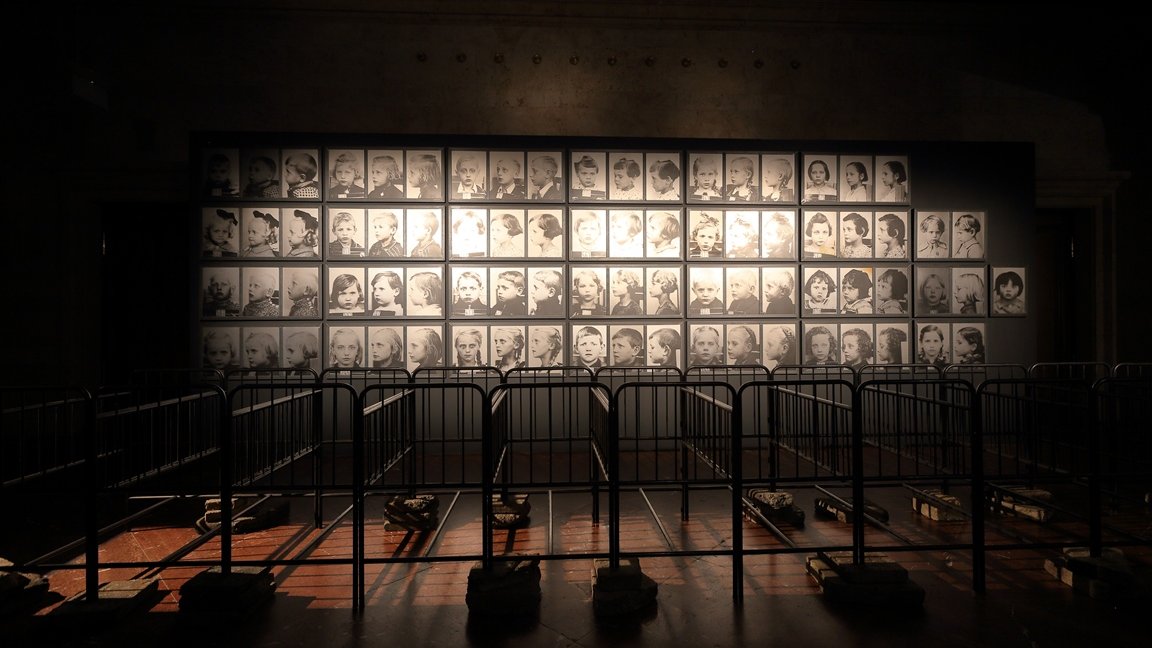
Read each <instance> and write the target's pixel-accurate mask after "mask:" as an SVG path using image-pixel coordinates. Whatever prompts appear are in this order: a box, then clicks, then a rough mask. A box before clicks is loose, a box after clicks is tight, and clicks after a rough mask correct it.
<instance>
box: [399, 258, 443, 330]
mask: <svg viewBox="0 0 1152 648" xmlns="http://www.w3.org/2000/svg"><path fill="white" fill-rule="evenodd" d="M405 272H406V273H407V277H408V279H407V281H405V282H404V293H405V294H406V295H407V297H408V306H407V311H408V312H407V313H405V315H406V316H407V317H444V269H443V268H442V267H441V266H412V267H409V268H407V269H406V270H405Z"/></svg>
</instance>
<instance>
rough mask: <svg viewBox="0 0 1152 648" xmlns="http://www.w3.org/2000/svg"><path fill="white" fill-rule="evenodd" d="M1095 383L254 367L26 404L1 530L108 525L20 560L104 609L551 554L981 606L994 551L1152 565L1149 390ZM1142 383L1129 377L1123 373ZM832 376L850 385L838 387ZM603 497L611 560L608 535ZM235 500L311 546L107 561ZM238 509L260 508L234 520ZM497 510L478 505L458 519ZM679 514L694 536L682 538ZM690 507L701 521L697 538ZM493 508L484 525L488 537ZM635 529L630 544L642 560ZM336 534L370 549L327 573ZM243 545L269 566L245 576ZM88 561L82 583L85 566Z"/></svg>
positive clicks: (15, 399) (3, 437)
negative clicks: (762, 499) (202, 591)
mask: <svg viewBox="0 0 1152 648" xmlns="http://www.w3.org/2000/svg"><path fill="white" fill-rule="evenodd" d="M1088 364H1092V363H1083V364H1073V365H1071V367H1076V369H1072V368H1071V367H1070V366H1068V365H1061V367H1060V368H1053V369H1047V368H1041V369H1036V372H1040V373H1042V372H1046V371H1058V372H1065V371H1067V372H1070V373H1075V374H1076V376H1075V377H1073V378H1068V379H1063V380H1041V379H1034V378H1020V377H1019V374H1020V371H1021V369H1022V368H1021V367H1020V366H1017V365H983V366H979V365H977V366H963V365H953V366H952V367H949V368H947V369H946V370H945V371H944V372H943V375H944V376H946V378H932V379H910V378H911V377H913V376H921V375H931V374H932V372H935V371H937V370H936V369H935V368H934V367H932V368H929V366H927V365H909V366H883V365H881V366H876V367H864V368H863V369H861V370H860V372H859V374H858V375H857V374H855V373H853V372H852V371H851V370H850V369H848V368H846V367H783V368H777V369H778V371H775V372H773V373H772V374H771V375H769V374H768V372H767V370H765V369H763V368H762V367H715V368H707V369H708V371H707V372H702V371H693V370H689V371H688V372H685V373H684V374H683V376H682V378H681V376H680V374H679V372H678V371H675V370H672V371H669V370H667V369H662V368H657V369H656V370H653V369H652V368H633V369H626V368H609V369H608V370H602V371H601V372H598V373H596V374H592V373H591V372H590V371H588V370H587V369H582V368H576V367H557V368H522V369H520V370H512V371H509V372H508V373H507V374H504V375H499V373H498V372H494V370H492V369H490V368H478V369H472V368H468V369H463V368H460V369H454V368H449V369H443V370H436V371H426V372H422V373H421V372H418V373H417V375H415V376H409V375H408V374H407V372H402V371H400V372H398V371H395V370H386V371H382V370H371V369H367V370H358V371H356V372H355V373H353V372H348V371H346V370H341V371H340V372H325V374H324V376H325V377H331V378H343V379H344V380H338V381H333V382H314V381H313V380H312V379H311V377H308V376H303V375H300V374H295V375H285V374H284V373H282V372H281V373H276V372H272V373H270V374H269V375H271V376H272V377H274V378H276V380H272V381H267V382H250V381H247V380H246V378H249V377H255V376H256V375H257V374H251V375H250V374H248V373H246V372H238V373H235V374H230V375H229V376H228V378H229V379H230V380H232V382H234V383H236V384H235V385H234V386H233V387H232V389H230V390H228V391H227V392H224V391H223V390H221V388H220V387H218V386H214V385H193V384H190V382H189V381H190V380H191V379H192V378H193V377H194V376H195V375H198V374H193V373H188V374H186V375H182V376H181V375H178V374H177V373H176V372H173V373H171V374H168V375H157V376H156V377H154V379H152V380H151V381H150V385H149V386H147V387H139V386H131V387H124V388H108V389H104V390H102V391H101V392H99V393H98V394H97V395H96V396H91V395H89V394H88V393H87V392H85V391H84V390H82V389H72V390H67V389H40V390H37V389H33V388H4V389H0V405H2V408H0V411H2V414H3V417H2V419H0V476H3V482H2V486H3V488H2V490H0V494H2V495H3V496H4V497H5V502H6V506H5V510H10V507H9V505H8V504H7V503H10V502H13V501H15V500H17V499H19V500H21V501H23V500H28V501H32V499H30V498H29V496H30V495H31V496H33V497H34V498H42V497H48V498H51V497H56V498H57V499H59V498H60V497H67V498H69V499H71V500H72V501H75V502H82V508H83V509H84V510H85V511H86V514H85V515H82V516H77V518H76V519H75V520H70V521H71V522H73V526H74V529H73V530H72V535H73V538H75V537H78V536H80V535H83V536H84V537H83V538H82V539H79V540H74V541H73V542H71V543H68V544H65V545H62V546H59V547H54V548H53V549H52V551H51V552H49V553H48V554H45V555H42V556H39V557H36V556H32V555H31V553H30V551H29V548H28V547H23V548H19V551H16V552H14V553H13V554H12V555H13V556H15V558H16V562H17V563H18V567H19V566H28V567H34V568H36V569H41V570H46V569H81V568H82V569H85V586H86V589H87V592H88V594H89V596H91V597H92V598H96V597H98V595H99V594H98V588H99V585H100V583H99V578H100V571H99V570H105V572H104V573H105V574H111V575H115V574H120V573H124V572H125V570H128V569H133V570H140V569H143V570H144V571H139V572H138V573H137V574H136V575H135V576H133V577H138V576H143V575H151V574H158V573H160V572H161V571H162V570H164V569H167V568H170V567H174V566H182V567H190V566H196V567H204V566H216V565H219V566H220V567H221V568H222V569H223V570H225V571H228V570H229V569H231V567H232V566H233V565H251V566H280V567H281V568H284V569H287V570H290V569H293V568H295V566H297V565H302V564H306V563H308V564H332V565H348V566H350V567H351V572H352V576H351V579H352V589H353V600H354V602H355V605H356V606H357V607H359V608H363V607H364V605H365V603H366V601H367V600H368V595H369V594H370V592H371V589H370V588H369V587H368V586H367V585H366V583H367V582H368V580H367V574H368V573H369V572H370V570H373V569H377V568H378V569H381V570H383V569H387V565H388V564H391V563H413V562H433V561H463V560H480V561H482V562H483V564H484V565H485V566H486V567H489V568H490V567H491V566H492V564H493V561H494V560H496V559H497V558H498V557H499V556H501V555H506V554H508V553H510V552H516V553H520V552H522V551H524V550H525V549H528V550H529V552H530V553H535V554H538V555H539V556H540V557H541V558H543V559H573V558H588V557H597V558H602V557H607V558H608V559H609V561H610V562H611V563H612V564H613V565H618V564H619V560H620V558H621V557H623V556H635V557H642V556H677V555H722V556H723V555H731V556H732V557H733V573H734V580H733V588H734V591H733V596H734V598H735V599H737V600H739V599H741V598H742V596H743V586H742V579H743V574H744V569H743V560H744V557H745V556H747V555H754V554H772V553H786V552H794V553H795V552H802V551H813V550H847V549H850V550H851V551H852V553H853V557H854V558H857V559H860V560H862V559H863V557H864V553H865V552H866V551H872V550H882V551H908V550H916V551H922V550H947V551H958V552H961V553H963V552H971V556H972V570H973V571H972V574H973V585H972V586H973V588H974V589H976V590H977V591H980V590H982V589H983V583H984V573H985V569H986V568H985V564H984V560H985V555H986V554H985V552H986V549H988V548H997V549H1000V548H1016V547H1019V548H1028V549H1040V550H1046V549H1057V548H1064V547H1068V546H1074V545H1079V544H1083V543H1087V544H1088V546H1089V547H1090V549H1091V550H1092V551H1093V552H1094V553H1097V554H1098V553H1099V551H1100V549H1101V547H1103V546H1125V545H1140V546H1148V545H1149V544H1152V538H1149V533H1148V532H1147V529H1146V508H1145V507H1146V504H1145V501H1146V498H1147V497H1149V495H1148V493H1149V492H1152V477H1150V476H1149V475H1152V459H1149V457H1152V441H1150V440H1149V437H1148V435H1147V434H1146V428H1147V421H1148V420H1150V419H1149V415H1150V414H1152V412H1150V411H1149V408H1150V407H1152V380H1150V379H1149V378H1147V377H1144V378H1104V379H1100V380H1098V381H1096V382H1095V383H1094V384H1090V383H1088V382H1086V381H1084V380H1081V377H1083V376H1084V375H1087V373H1088V372H1089V371H1098V370H1099V367H1098V366H1096V365H1092V367H1088V366H1085V365H1088ZM1128 371H1129V369H1123V368H1121V367H1120V366H1119V365H1118V370H1117V373H1121V372H1128ZM705 375H707V376H711V377H714V378H716V380H712V381H708V380H704V377H705ZM785 375H792V376H793V377H794V378H795V379H794V380H784V379H782V377H783V376H785ZM828 375H838V376H841V377H842V378H843V379H824V378H821V377H820V376H828ZM574 376H577V377H579V378H580V380H572V378H573V377H574ZM1002 376H1013V377H1012V378H1005V377H1002ZM381 377H383V378H384V380H383V381H381V382H377V383H373V384H365V385H363V386H362V387H361V388H359V389H357V388H356V386H354V385H355V384H356V383H358V382H360V381H367V380H369V379H371V378H381ZM897 377H898V378H897ZM857 380H859V382H858V383H856V382H855V381H857ZM450 381H451V384H450ZM500 381H503V382H500ZM609 385H615V386H616V389H615V391H610V390H609ZM737 385H739V386H738V387H737ZM760 487H763V488H767V489H771V490H779V489H782V488H789V487H791V488H795V489H802V490H804V492H807V493H811V492H813V490H815V491H818V492H819V493H820V495H821V497H820V498H819V499H821V500H824V501H825V502H832V503H833V504H834V505H835V506H836V507H838V508H839V510H840V511H841V512H844V511H847V513H846V517H843V518H842V520H844V521H847V522H850V526H851V537H850V538H849V537H848V536H847V530H846V529H842V530H840V531H837V528H838V523H837V522H835V521H823V522H822V523H821V524H824V525H825V526H823V527H819V530H818V531H817V532H815V533H814V534H812V535H805V532H803V531H802V530H798V529H795V528H789V527H788V526H787V524H784V525H783V526H781V525H779V524H777V525H776V526H777V528H776V529H775V531H772V533H773V535H774V537H775V538H776V539H775V540H773V539H772V537H771V536H768V535H764V534H763V533H760V534H759V535H757V532H756V531H755V530H754V529H753V528H750V527H747V526H746V525H745V523H744V515H745V513H747V515H748V516H749V517H750V518H752V519H754V520H757V521H759V522H761V523H762V525H763V522H764V521H765V520H764V519H758V518H757V516H756V514H755V511H753V510H752V508H753V507H751V506H750V505H751V504H752V502H751V499H750V491H749V490H748V489H749V488H760ZM518 491H524V492H526V493H546V494H547V501H546V502H543V503H541V504H540V505H539V506H537V507H536V511H537V512H542V513H544V514H545V516H542V517H545V518H546V520H547V523H546V525H541V524H534V525H531V526H528V527H521V528H519V529H517V528H499V527H500V525H498V524H497V523H496V515H495V514H496V513H497V510H496V507H497V505H498V503H500V502H506V501H508V500H505V499H503V498H506V497H508V496H511V495H514V494H515V493H516V492H518ZM604 491H606V493H607V502H608V515H609V527H608V533H607V548H605V547H604V546H602V545H601V544H600V541H601V538H602V536H600V535H599V529H598V522H599V519H600V505H601V494H602V492H604ZM217 493H219V495H220V501H221V511H220V519H221V520H222V521H226V520H234V519H235V518H237V517H238V516H243V515H247V514H249V513H251V512H252V511H253V510H254V508H255V507H256V506H258V505H260V504H261V503H265V504H267V503H272V504H275V503H277V502H276V500H277V499H281V500H284V501H286V500H287V499H288V498H299V497H306V498H310V499H312V501H313V506H312V511H311V513H312V515H311V518H312V519H311V524H300V523H299V522H292V521H291V520H292V519H293V518H291V517H289V518H285V519H286V520H287V521H282V522H283V525H287V526H286V527H285V528H286V529H287V531H288V532H292V531H291V530H292V529H293V528H295V529H296V530H295V532H294V535H293V537H292V539H291V540H290V541H288V542H285V544H283V545H281V546H279V547H273V548H272V549H268V548H267V547H265V548H262V549H260V550H259V551H260V552H262V553H252V548H249V547H248V546H247V545H246V544H240V545H235V547H234V545H233V542H232V534H233V527H232V525H231V524H221V525H220V527H219V528H218V529H216V530H214V531H210V532H206V533H201V534H200V535H199V536H197V537H195V538H194V539H191V540H189V542H188V543H187V544H186V545H185V546H183V547H181V548H179V549H178V550H176V551H174V552H172V553H170V554H169V555H167V556H164V557H162V558H159V559H156V558H152V559H150V560H147V561H119V562H116V561H105V562H101V561H100V560H99V550H100V544H101V542H106V541H107V540H108V539H109V538H111V537H112V536H113V535H114V534H115V533H117V532H118V531H120V530H122V529H124V528H127V527H128V526H129V525H131V524H132V523H133V521H134V520H137V519H140V517H141V516H143V515H146V514H149V513H150V512H152V511H155V510H157V509H158V507H160V506H164V505H165V504H166V503H168V502H172V501H175V500H177V499H185V500H186V499H187V498H192V497H206V496H214V495H216V494H217ZM421 493H424V494H429V493H430V494H433V495H436V496H445V495H448V496H451V498H452V499H451V501H450V502H448V503H447V504H446V505H445V506H443V507H441V508H440V512H439V521H438V523H437V524H436V526H435V528H434V529H428V531H429V533H428V534H423V535H419V536H417V535H414V534H413V533H412V532H411V530H409V531H402V530H401V531H398V530H391V531H390V530H388V529H387V528H385V526H384V525H383V524H382V522H381V520H382V519H383V516H382V515H380V514H379V512H380V508H381V507H382V506H386V504H382V502H385V501H391V500H386V498H389V497H414V496H417V495H420V494H421ZM234 495H238V496H243V497H244V498H252V499H255V500H256V503H254V504H248V503H247V502H245V503H243V504H242V506H243V507H244V509H245V510H243V511H239V512H237V511H236V510H235V509H234V505H233V500H232V497H233V496H234ZM554 495H555V496H556V497H555V499H554ZM944 495H949V496H948V497H944ZM574 496H575V497H574ZM909 496H911V497H914V498H916V499H917V500H918V501H920V502H922V503H923V502H929V503H931V504H932V505H933V506H936V507H938V508H940V510H945V509H947V511H948V512H949V513H950V514H954V515H953V516H952V517H951V519H949V520H944V519H941V520H936V521H934V522H932V527H931V528H932V529H934V530H933V531H931V532H929V531H926V528H928V527H925V526H924V524H923V523H921V524H910V522H909V521H908V520H907V519H904V516H897V517H896V518H895V519H893V520H880V519H878V517H877V515H876V513H875V510H873V509H871V508H869V506H870V504H869V501H870V499H871V500H875V501H877V502H880V503H883V504H885V505H887V506H888V508H889V509H892V506H896V507H898V508H896V509H893V510H900V509H901V508H904V507H905V506H906V505H907V498H908V497H909ZM952 496H954V497H952ZM476 497H479V504H478V506H472V507H468V506H458V504H468V503H469V502H473V503H474V499H475V498H476ZM585 497H587V498H588V499H584V498H585ZM333 498H337V499H340V500H341V501H343V500H347V506H346V507H342V508H341V509H337V511H336V513H335V514H334V515H326V514H325V512H324V509H325V506H324V502H325V501H333ZM622 498H623V501H624V504H625V505H623V506H622ZM44 501H50V500H44ZM124 502H131V504H130V505H129V506H123V505H122V504H123V503H124ZM109 503H112V504H116V505H115V506H109ZM860 503H864V505H863V506H860V505H859V504H860ZM893 503H894V504H893ZM585 507H590V512H589V513H588V515H587V517H585V511H586V510H587V509H586V508H585ZM677 508H678V510H679V514H680V521H679V524H680V528H679V530H678V531H677V529H675V528H673V527H672V526H671V525H669V524H668V520H669V518H670V517H671V516H674V515H675V512H676V511H677ZM693 508H696V510H698V511H703V514H702V515H698V516H697V517H696V518H694V517H693V516H692V515H691V511H692V509H693ZM904 510H907V509H906V508H904ZM108 511H111V512H112V514H113V515H111V518H115V519H109V514H108ZM476 511H479V515H480V519H479V520H475V519H468V516H469V515H474V514H475V512H476ZM637 512H639V513H640V514H639V515H637ZM461 515H463V516H464V517H465V519H463V520H461V519H460V517H461ZM906 515H907V514H906ZM452 516H455V517H452ZM294 517H299V516H294ZM718 518H719V519H720V521H717V520H718ZM761 518H762V516H761ZM450 519H451V522H452V524H450V525H449V524H448V523H449V521H450ZM348 520H350V523H348V522H347V521H348ZM625 522H627V523H628V525H630V526H629V528H630V529H633V532H629V534H628V535H627V536H626V538H627V539H626V540H625V539H624V538H622V536H621V533H622V529H623V528H624V527H625ZM840 524H842V523H840ZM637 525H639V526H637ZM729 525H731V526H730V527H729ZM81 527H82V528H81ZM637 529H639V530H638V531H636V530H637ZM693 529H696V530H697V531H698V530H700V529H707V530H708V531H707V532H708V533H720V534H721V535H726V534H727V532H728V529H730V530H731V534H732V535H731V538H732V540H731V543H730V544H727V543H725V542H724V539H725V538H723V537H719V536H718V537H715V538H712V541H710V542H701V541H700V538H705V537H708V536H707V534H703V535H702V534H699V533H697V532H696V531H693ZM333 534H336V535H337V536H339V535H341V534H351V537H352V540H351V542H350V543H347V544H345V545H343V546H342V548H339V549H336V550H326V551H325V556H324V557H317V556H315V555H314V554H315V553H316V549H317V548H318V547H319V546H320V545H321V544H322V543H324V542H327V541H328V540H329V539H330V538H332V536H333ZM477 534H479V535H481V537H480V538H477V537H476V535H477ZM694 534H695V535H694ZM9 535H11V534H9ZM217 538H218V541H219V544H218V545H217V544H214V542H215V541H216V539H217ZM69 539H71V538H69ZM748 539H751V540H752V541H751V542H749V540H748ZM455 540H459V542H456V541H455ZM498 541H500V544H498ZM624 542H627V544H626V545H624V544H623V543H624ZM11 544H12V540H11V539H7V540H6V541H5V544H0V550H5V551H6V550H7V547H8V546H10V545H11ZM336 544H340V543H338V542H337V543H336ZM477 544H478V545H479V550H478V553H477V549H476V547H477ZM498 547H502V548H498ZM40 549H41V550H43V545H41V546H40ZM234 549H235V550H242V551H245V552H249V553H246V554H245V555H241V556H234V555H233V553H234ZM81 552H83V553H84V554H85V559H84V561H83V562H77V563H74V564H68V562H67V561H68V560H70V559H71V558H73V557H75V556H76V555H79V554H80V553H81ZM989 555H991V554H989Z"/></svg>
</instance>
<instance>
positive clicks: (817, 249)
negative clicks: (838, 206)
mask: <svg viewBox="0 0 1152 648" xmlns="http://www.w3.org/2000/svg"><path fill="white" fill-rule="evenodd" d="M838 221H839V218H838V215H837V213H836V212H834V211H827V210H823V209H805V210H804V258H805V259H822V258H827V257H835V256H836V240H837V234H838V233H839V222H838Z"/></svg>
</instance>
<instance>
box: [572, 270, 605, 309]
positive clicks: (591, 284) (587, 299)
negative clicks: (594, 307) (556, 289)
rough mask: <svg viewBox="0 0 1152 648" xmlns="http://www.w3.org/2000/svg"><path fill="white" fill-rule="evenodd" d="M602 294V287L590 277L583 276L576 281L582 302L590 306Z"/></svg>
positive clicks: (577, 292) (577, 291)
mask: <svg viewBox="0 0 1152 648" xmlns="http://www.w3.org/2000/svg"><path fill="white" fill-rule="evenodd" d="M599 293H600V285H599V284H597V283H596V280H595V279H593V278H592V277H590V276H581V277H579V278H578V279H577V280H576V294H577V295H578V296H579V297H580V301H582V302H584V303H586V304H589V303H593V302H595V301H596V297H597V296H598V295H599Z"/></svg>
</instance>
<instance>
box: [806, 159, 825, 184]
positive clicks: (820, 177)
mask: <svg viewBox="0 0 1152 648" xmlns="http://www.w3.org/2000/svg"><path fill="white" fill-rule="evenodd" d="M808 177H809V178H810V179H811V180H812V182H814V183H815V184H824V181H825V180H827V179H828V173H827V172H826V171H825V170H824V165H823V164H813V165H812V166H810V167H808Z"/></svg>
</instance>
